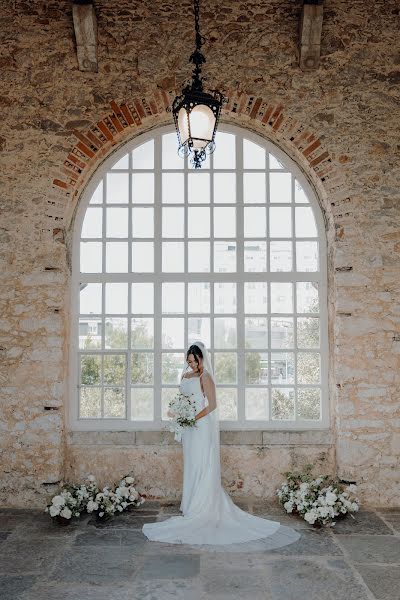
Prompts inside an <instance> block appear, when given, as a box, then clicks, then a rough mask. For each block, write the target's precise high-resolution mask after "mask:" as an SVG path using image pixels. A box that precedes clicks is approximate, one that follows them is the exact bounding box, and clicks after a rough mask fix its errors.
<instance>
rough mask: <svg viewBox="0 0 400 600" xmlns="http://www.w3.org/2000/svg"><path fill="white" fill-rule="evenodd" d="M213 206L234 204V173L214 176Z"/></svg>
mask: <svg viewBox="0 0 400 600" xmlns="http://www.w3.org/2000/svg"><path fill="white" fill-rule="evenodd" d="M214 202H215V204H223V203H227V204H229V203H235V202H236V173H215V174H214Z"/></svg>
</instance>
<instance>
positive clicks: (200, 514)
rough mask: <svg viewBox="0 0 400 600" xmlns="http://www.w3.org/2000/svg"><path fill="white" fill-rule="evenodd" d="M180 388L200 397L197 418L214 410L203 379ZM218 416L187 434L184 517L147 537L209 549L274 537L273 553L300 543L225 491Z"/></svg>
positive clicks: (149, 529) (158, 525)
mask: <svg viewBox="0 0 400 600" xmlns="http://www.w3.org/2000/svg"><path fill="white" fill-rule="evenodd" d="M179 388H180V391H182V392H183V393H184V394H187V395H190V394H193V395H194V399H195V402H196V414H197V413H198V412H200V411H201V410H202V409H203V408H204V407H205V406H206V405H207V404H208V401H207V399H206V397H205V396H204V395H203V392H202V389H201V383H200V378H199V377H198V376H193V377H189V378H186V377H185V378H183V379H182V381H181V384H180V386H179ZM214 412H215V411H211V412H210V413H209V414H207V415H206V416H204V417H202V418H200V419H198V420H197V421H196V424H197V426H196V427H185V428H184V429H183V431H182V446H183V461H184V473H183V492H182V500H181V504H180V510H181V511H182V513H183V516H174V517H170V518H169V519H166V520H165V521H160V522H155V523H146V524H145V525H143V528H142V531H143V533H144V534H145V536H146V537H147V538H148V539H149V540H153V541H159V542H169V543H176V544H189V545H190V544H195V545H206V546H214V545H215V546H220V545H227V544H232V545H234V544H243V542H250V541H252V540H261V539H262V538H266V537H268V538H269V544H268V549H272V548H277V547H280V546H284V545H286V544H290V543H292V542H294V541H296V540H297V539H299V537H300V534H299V533H298V532H297V531H295V530H294V529H292V528H290V527H286V526H283V525H281V524H280V523H279V522H278V521H269V520H267V519H263V518H261V517H257V516H255V515H251V514H249V513H247V512H245V511H244V510H242V509H240V508H239V507H238V506H236V505H235V504H234V503H233V501H232V499H231V497H230V496H229V494H228V493H227V492H226V491H225V489H224V488H223V487H222V484H221V470H220V452H219V421H218V420H217V418H214V415H213V413H214ZM216 428H217V429H218V431H216ZM216 436H218V443H217V442H216V439H217V438H216ZM232 547H233V546H232Z"/></svg>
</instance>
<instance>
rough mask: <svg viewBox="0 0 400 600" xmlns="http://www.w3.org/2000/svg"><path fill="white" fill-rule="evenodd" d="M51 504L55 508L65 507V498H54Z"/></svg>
mask: <svg viewBox="0 0 400 600" xmlns="http://www.w3.org/2000/svg"><path fill="white" fill-rule="evenodd" d="M51 502H52V504H53V505H54V506H63V505H64V504H65V498H64V497H63V496H54V498H53V499H52V501H51Z"/></svg>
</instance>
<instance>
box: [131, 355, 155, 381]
mask: <svg viewBox="0 0 400 600" xmlns="http://www.w3.org/2000/svg"><path fill="white" fill-rule="evenodd" d="M131 382H132V383H135V384H136V383H142V384H152V383H153V382H154V354H153V353H152V352H135V353H132V354H131Z"/></svg>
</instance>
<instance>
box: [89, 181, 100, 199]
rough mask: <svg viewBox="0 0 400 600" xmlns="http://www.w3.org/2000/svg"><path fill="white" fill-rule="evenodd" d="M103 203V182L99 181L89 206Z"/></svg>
mask: <svg viewBox="0 0 400 600" xmlns="http://www.w3.org/2000/svg"><path fill="white" fill-rule="evenodd" d="M102 203H103V180H101V181H100V182H99V184H98V186H97V188H96V189H95V190H94V192H93V194H92V197H91V199H90V203H89V204H102Z"/></svg>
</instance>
